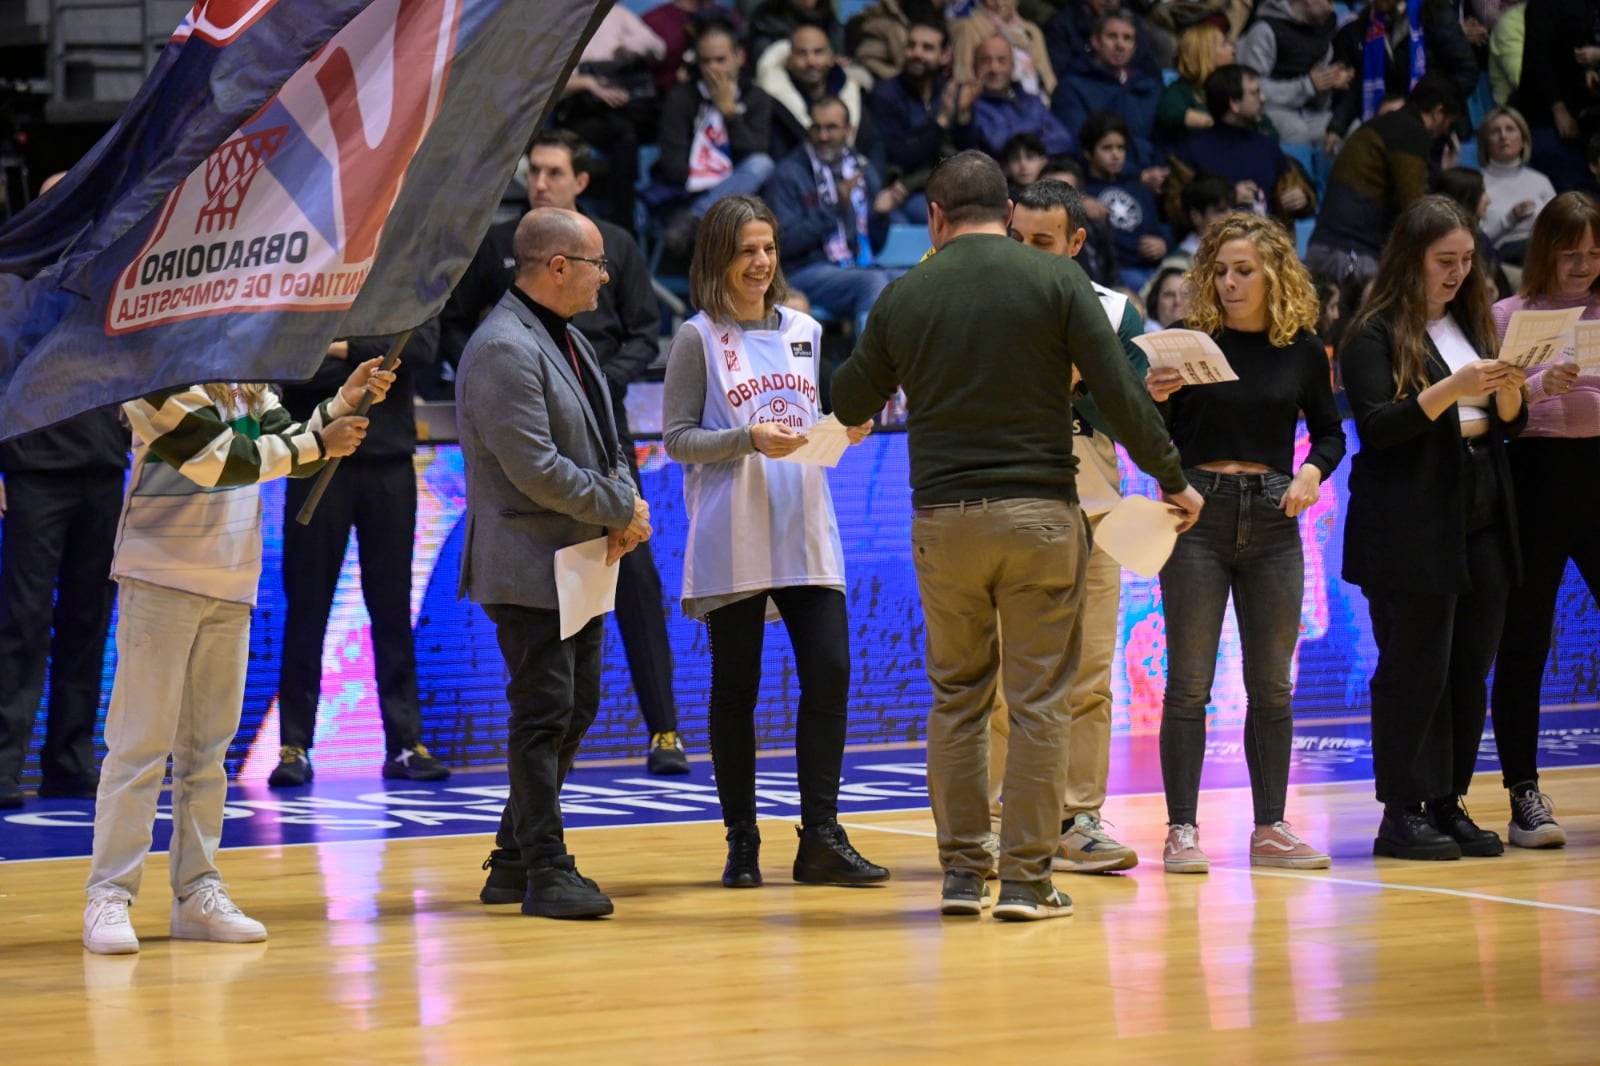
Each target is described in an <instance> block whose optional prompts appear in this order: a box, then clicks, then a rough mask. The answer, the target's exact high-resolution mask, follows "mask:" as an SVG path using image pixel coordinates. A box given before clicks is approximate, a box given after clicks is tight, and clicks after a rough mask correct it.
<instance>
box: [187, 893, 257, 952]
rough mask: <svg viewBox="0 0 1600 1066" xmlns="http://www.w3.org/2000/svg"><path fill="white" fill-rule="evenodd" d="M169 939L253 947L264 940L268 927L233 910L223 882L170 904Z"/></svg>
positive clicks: (238, 910) (234, 908)
mask: <svg viewBox="0 0 1600 1066" xmlns="http://www.w3.org/2000/svg"><path fill="white" fill-rule="evenodd" d="M172 939H174V940H217V941H221V942H222V943H225V944H254V943H257V942H258V941H262V940H265V939H267V927H266V926H264V925H262V924H261V923H260V922H258V921H256V920H255V919H254V918H251V917H250V916H249V915H247V914H245V913H244V911H242V910H240V909H239V908H238V907H237V906H235V905H234V902H233V900H231V899H229V898H228V892H227V890H226V889H224V888H223V887H222V882H220V881H207V882H205V883H204V884H202V885H201V886H200V887H199V888H197V889H195V890H194V891H193V892H191V893H190V894H189V898H188V899H175V900H173V901H172Z"/></svg>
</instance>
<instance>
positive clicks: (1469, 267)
mask: <svg viewBox="0 0 1600 1066" xmlns="http://www.w3.org/2000/svg"><path fill="white" fill-rule="evenodd" d="M1474 228H1475V226H1474V222H1473V220H1472V218H1471V217H1470V216H1469V215H1468V214H1467V213H1466V212H1465V211H1464V210H1463V209H1462V208H1461V206H1460V205H1458V204H1456V203H1455V202H1453V201H1451V200H1448V199H1446V198H1445V197H1442V196H1428V197H1424V198H1423V199H1421V200H1418V201H1417V202H1416V203H1414V204H1412V205H1411V206H1410V207H1409V208H1407V209H1406V211H1405V212H1404V213H1403V214H1402V215H1401V216H1400V220H1399V222H1398V224H1397V225H1396V227H1395V231H1394V232H1393V233H1392V234H1391V235H1390V237H1389V244H1388V247H1386V248H1385V249H1384V254H1383V259H1382V262H1381V263H1380V264H1379V266H1378V274H1377V277H1376V278H1375V279H1374V281H1373V287H1372V293H1371V295H1370V296H1369V297H1368V298H1367V302H1366V304H1365V306H1364V307H1363V308H1362V310H1361V313H1360V315H1359V316H1358V317H1357V319H1356V321H1355V323H1354V325H1353V326H1352V328H1351V330H1350V333H1349V334H1348V337H1347V340H1346V343H1345V346H1344V350H1343V351H1342V352H1341V353H1340V368H1341V371H1342V373H1343V378H1344V388H1345V394H1346V396H1347V397H1348V398H1349V401H1350V408H1351V412H1352V413H1353V414H1354V416H1355V422H1356V431H1357V434H1358V436H1359V437H1360V441H1361V450H1360V452H1358V453H1357V454H1356V456H1355V458H1354V459H1353V460H1352V461H1351V468H1350V507H1349V513H1348V516H1347V519H1346V524H1345V543H1344V578H1345V580H1346V581H1349V582H1351V583H1352V584H1356V585H1359V586H1361V590H1362V591H1363V592H1364V593H1365V594H1366V597H1367V603H1368V606H1369V608H1370V610H1371V613H1372V633H1373V637H1374V638H1375V640H1376V641H1377V645H1378V666H1377V670H1376V671H1375V672H1374V673H1373V676H1372V747H1373V760H1374V764H1375V765H1374V770H1375V776H1376V778H1377V793H1378V799H1379V801H1380V802H1382V803H1383V805H1384V806H1383V821H1382V824H1381V825H1380V827H1379V829H1378V836H1377V840H1376V841H1375V842H1374V844H1373V853H1374V854H1376V855H1387V856H1391V857H1394V858H1400V859H1454V858H1459V857H1461V856H1462V855H1498V854H1500V853H1501V851H1502V850H1503V849H1504V845H1503V844H1502V843H1501V841H1500V838H1499V837H1497V836H1496V835H1495V834H1493V833H1491V832H1489V831H1487V830H1484V829H1480V828H1478V826H1476V825H1475V824H1473V822H1472V820H1471V819H1470V818H1469V817H1468V816H1467V814H1466V811H1465V810H1464V809H1463V808H1462V805H1461V797H1462V796H1464V795H1465V794H1466V791H1467V787H1468V786H1469V785H1470V784H1471V781H1472V772H1473V768H1474V766H1475V764H1476V762H1477V753H1478V743H1479V739H1480V738H1481V737H1482V735H1483V722H1484V715H1485V712H1486V708H1487V693H1486V689H1485V681H1486V679H1487V677H1488V673H1489V665H1490V663H1491V662H1493V660H1494V653H1495V647H1496V646H1497V644H1498V642H1499V638H1500V627H1501V623H1502V621H1503V619H1504V615H1505V602H1506V594H1507V591H1508V590H1509V588H1510V586H1511V583H1512V582H1513V580H1514V579H1515V575H1516V573H1517V570H1518V566H1519V562H1518V559H1519V555H1518V547H1517V532H1516V526H1515V523H1514V521H1513V520H1512V515H1513V514H1514V509H1513V507H1512V500H1511V479H1510V474H1509V472H1508V470H1507V467H1506V457H1505V440H1506V438H1507V437H1511V436H1514V435H1515V434H1516V433H1517V432H1518V431H1520V430H1521V428H1522V426H1523V424H1524V423H1525V422H1526V421H1527V418H1528V412H1527V406H1526V404H1525V403H1524V398H1523V391H1522V381H1523V374H1522V372H1521V371H1519V370H1517V369H1516V368H1514V367H1512V366H1510V365H1509V364H1507V363H1501V362H1499V361H1498V360H1495V359H1491V358H1485V356H1486V355H1492V354H1493V352H1494V350H1495V336H1496V334H1495V329H1494V322H1493V319H1492V317H1491V315H1490V305H1491V301H1492V297H1491V295H1490V292H1489V287H1488V283H1487V281H1486V279H1484V278H1483V277H1482V276H1481V275H1480V274H1479V273H1477V272H1475V271H1474V270H1473V251H1474V238H1473V232H1474Z"/></svg>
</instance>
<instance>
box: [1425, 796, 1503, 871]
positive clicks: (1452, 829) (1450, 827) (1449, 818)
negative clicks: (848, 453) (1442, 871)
mask: <svg viewBox="0 0 1600 1066" xmlns="http://www.w3.org/2000/svg"><path fill="white" fill-rule="evenodd" d="M1427 810H1428V821H1429V822H1430V823H1431V824H1432V825H1433V827H1434V828H1435V829H1437V830H1439V832H1441V833H1443V834H1444V835H1445V836H1447V837H1449V838H1450V839H1451V840H1454V841H1455V842H1456V844H1457V845H1459V846H1460V848H1461V854H1462V855H1470V856H1473V857H1474V858H1480V859H1487V858H1493V857H1494V856H1496V855H1499V854H1502V853H1503V852H1504V851H1505V850H1506V846H1505V844H1503V843H1501V841H1500V838H1499V837H1498V836H1496V835H1495V834H1493V833H1491V832H1490V831H1489V830H1487V829H1480V828H1479V827H1478V824H1477V823H1476V822H1474V821H1473V820H1472V818H1471V816H1469V815H1468V814H1467V810H1466V808H1465V807H1464V806H1462V804H1461V800H1460V799H1458V798H1457V797H1455V796H1449V797H1446V798H1445V799H1440V800H1434V801H1433V802H1431V803H1429V804H1428V807H1427Z"/></svg>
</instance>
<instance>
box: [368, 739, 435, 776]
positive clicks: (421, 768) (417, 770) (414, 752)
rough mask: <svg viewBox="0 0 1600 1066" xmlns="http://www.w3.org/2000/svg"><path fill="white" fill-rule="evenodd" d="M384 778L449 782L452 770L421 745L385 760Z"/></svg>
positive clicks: (399, 752)
mask: <svg viewBox="0 0 1600 1066" xmlns="http://www.w3.org/2000/svg"><path fill="white" fill-rule="evenodd" d="M383 776H384V777H387V778H395V779H399V780H401V781H448V780H450V768H449V767H448V766H446V765H445V764H444V763H442V762H440V761H439V760H438V759H435V758H434V757H433V756H432V755H431V754H429V752H428V749H427V748H425V747H423V746H422V745H421V744H414V745H412V746H411V747H409V748H401V749H400V750H399V751H397V752H395V753H394V754H393V755H390V756H389V757H388V758H387V759H385V760H383Z"/></svg>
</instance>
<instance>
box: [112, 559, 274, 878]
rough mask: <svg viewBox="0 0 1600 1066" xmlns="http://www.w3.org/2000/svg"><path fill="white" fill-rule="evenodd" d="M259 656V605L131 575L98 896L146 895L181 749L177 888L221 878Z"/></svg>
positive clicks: (173, 864)
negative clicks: (168, 780) (167, 788)
mask: <svg viewBox="0 0 1600 1066" xmlns="http://www.w3.org/2000/svg"><path fill="white" fill-rule="evenodd" d="M249 656H250V607H249V605H248V604H243V603H231V602H229V601H227V600H218V599H213V598H212V597H210V596H197V595H195V594H194V593H191V592H180V591H178V590H177V589H169V588H163V587H161V586H159V585H150V584H146V583H145V582H143V581H131V580H127V579H124V580H123V581H122V582H121V584H120V587H119V588H118V591H117V674H116V679H115V681H113V682H112V686H111V707H110V709H109V710H108V711H107V712H106V734H105V735H106V758H105V762H104V763H103V764H102V765H101V767H100V791H99V794H98V795H97V796H96V797H95V808H94V850H93V857H92V859H91V860H90V863H89V881H88V885H87V888H88V893H89V898H90V899H94V898H96V897H98V896H105V895H119V896H122V897H124V898H126V899H128V900H130V901H131V900H133V899H135V898H136V897H137V896H138V895H139V882H140V879H141V876H142V875H143V872H144V860H145V856H146V855H148V854H149V853H150V844H151V836H152V830H153V828H154V826H155V820H156V801H157V800H158V799H159V798H160V796H161V782H162V779H163V778H165V777H166V775H167V756H168V755H169V754H170V755H171V756H172V844H171V848H170V855H169V856H168V860H167V864H168V867H169V871H170V876H171V881H172V894H173V896H175V897H177V898H179V899H182V898H184V897H186V896H188V895H190V894H191V893H193V892H194V890H195V889H197V888H199V887H200V885H201V884H202V883H203V882H205V881H216V880H220V878H219V877H218V874H217V868H216V865H215V864H214V862H213V860H214V858H215V857H216V853H217V843H218V841H219V840H221V838H222V814H223V805H224V803H225V801H226V800H227V796H228V772H227V770H226V768H225V767H224V766H223V763H222V758H223V756H224V755H226V754H227V752H228V745H229V743H231V742H232V740H233V736H234V734H235V733H237V732H238V731H239V715H240V712H241V710H242V709H243V706H244V678H245V668H246V666H247V665H248V663H249Z"/></svg>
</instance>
